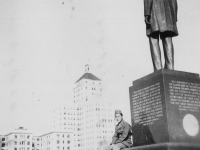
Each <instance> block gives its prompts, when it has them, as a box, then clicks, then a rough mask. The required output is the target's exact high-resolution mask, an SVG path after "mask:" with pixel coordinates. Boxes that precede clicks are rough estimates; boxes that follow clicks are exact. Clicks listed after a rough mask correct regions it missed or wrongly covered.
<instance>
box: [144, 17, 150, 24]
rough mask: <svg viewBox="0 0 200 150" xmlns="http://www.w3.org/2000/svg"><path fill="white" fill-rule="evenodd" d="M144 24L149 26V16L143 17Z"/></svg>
mask: <svg viewBox="0 0 200 150" xmlns="http://www.w3.org/2000/svg"><path fill="white" fill-rule="evenodd" d="M145 23H146V24H148V25H150V16H145Z"/></svg>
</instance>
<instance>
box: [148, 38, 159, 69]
mask: <svg viewBox="0 0 200 150" xmlns="http://www.w3.org/2000/svg"><path fill="white" fill-rule="evenodd" d="M149 44H150V50H151V57H152V61H153V67H154V71H156V70H159V69H162V61H161V52H160V46H159V34H153V35H151V36H150V37H149Z"/></svg>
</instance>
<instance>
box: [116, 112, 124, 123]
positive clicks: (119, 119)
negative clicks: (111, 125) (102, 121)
mask: <svg viewBox="0 0 200 150" xmlns="http://www.w3.org/2000/svg"><path fill="white" fill-rule="evenodd" d="M115 119H116V121H117V122H118V123H119V122H120V121H121V120H122V119H123V117H122V116H121V114H116V115H115Z"/></svg>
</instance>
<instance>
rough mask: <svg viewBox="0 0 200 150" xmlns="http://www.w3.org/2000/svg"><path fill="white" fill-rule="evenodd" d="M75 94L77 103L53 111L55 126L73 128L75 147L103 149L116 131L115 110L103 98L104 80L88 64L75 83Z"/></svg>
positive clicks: (93, 149)
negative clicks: (92, 71)
mask: <svg viewBox="0 0 200 150" xmlns="http://www.w3.org/2000/svg"><path fill="white" fill-rule="evenodd" d="M73 93H74V99H73V102H74V104H71V105H67V104H66V105H65V106H60V107H57V108H56V109H55V110H54V127H55V129H56V128H58V129H61V130H69V131H73V134H74V145H73V150H101V149H102V147H103V145H105V144H108V143H110V142H111V139H112V135H113V134H114V122H113V120H114V114H113V113H114V109H113V104H112V103H111V102H110V101H107V100H105V99H103V98H102V95H103V84H102V81H101V80H100V79H99V78H97V77H96V76H94V75H93V74H92V73H90V72H89V65H86V66H85V73H84V74H83V75H82V76H81V77H80V78H79V79H78V80H77V81H76V82H75V84H74V89H73ZM67 118H69V119H68V120H67Z"/></svg>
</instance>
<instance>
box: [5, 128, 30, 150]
mask: <svg viewBox="0 0 200 150" xmlns="http://www.w3.org/2000/svg"><path fill="white" fill-rule="evenodd" d="M4 138H5V146H4V148H3V149H4V150H32V133H30V132H29V131H28V130H26V129H24V128H23V127H20V128H19V129H16V130H14V131H13V132H11V133H9V134H7V135H5V136H4Z"/></svg>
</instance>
